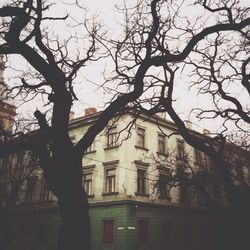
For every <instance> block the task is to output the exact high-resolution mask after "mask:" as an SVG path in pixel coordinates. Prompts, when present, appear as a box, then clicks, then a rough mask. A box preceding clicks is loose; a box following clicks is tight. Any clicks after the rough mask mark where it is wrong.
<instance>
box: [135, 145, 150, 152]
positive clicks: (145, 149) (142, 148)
mask: <svg viewBox="0 0 250 250" xmlns="http://www.w3.org/2000/svg"><path fill="white" fill-rule="evenodd" d="M135 148H138V149H141V150H144V151H149V149H148V148H144V147H140V146H135Z"/></svg>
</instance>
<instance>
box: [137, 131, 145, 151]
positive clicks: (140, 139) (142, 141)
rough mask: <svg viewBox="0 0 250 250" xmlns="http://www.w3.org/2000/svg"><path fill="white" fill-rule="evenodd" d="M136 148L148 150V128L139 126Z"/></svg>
mask: <svg viewBox="0 0 250 250" xmlns="http://www.w3.org/2000/svg"><path fill="white" fill-rule="evenodd" d="M140 131H142V133H140ZM136 147H138V148H142V149H146V128H143V127H139V126H137V128H136Z"/></svg>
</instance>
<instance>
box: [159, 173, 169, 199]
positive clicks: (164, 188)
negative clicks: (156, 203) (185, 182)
mask: <svg viewBox="0 0 250 250" xmlns="http://www.w3.org/2000/svg"><path fill="white" fill-rule="evenodd" d="M158 182H159V184H158V188H159V195H160V198H162V199H167V198H169V197H170V188H169V185H168V178H167V175H164V174H160V175H159V180H158Z"/></svg>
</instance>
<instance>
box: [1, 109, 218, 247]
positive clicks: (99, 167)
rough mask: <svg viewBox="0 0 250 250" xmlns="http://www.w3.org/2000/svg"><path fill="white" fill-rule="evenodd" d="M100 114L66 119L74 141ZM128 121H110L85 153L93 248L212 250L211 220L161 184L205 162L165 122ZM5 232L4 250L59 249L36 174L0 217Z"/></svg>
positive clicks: (54, 215)
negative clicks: (185, 168)
mask: <svg viewBox="0 0 250 250" xmlns="http://www.w3.org/2000/svg"><path fill="white" fill-rule="evenodd" d="M99 114H100V113H99V112H97V111H96V109H94V108H89V109H86V110H85V115H84V116H83V117H79V118H75V119H74V117H73V113H71V121H70V127H69V131H70V136H71V139H72V141H73V142H77V141H78V140H79V139H80V137H81V135H82V134H83V133H84V132H85V131H86V130H87V129H88V127H89V126H90V125H91V124H92V123H93V122H94V121H95V119H96V118H97V117H98V115H99ZM133 120H134V113H133V112H127V113H125V114H123V115H122V116H120V117H116V118H114V119H113V120H112V121H111V122H110V123H109V126H107V128H106V129H105V130H104V131H102V133H101V134H99V135H98V136H97V137H96V138H95V141H94V142H93V144H92V145H91V147H89V148H88V150H87V152H86V153H85V154H84V158H83V185H84V187H85V190H86V191H87V193H88V195H89V203H90V217H91V235H92V249H93V250H97V249H119V250H120V249H121V250H123V249H124V250H125V249H132V250H133V249H134V250H137V249H139V250H140V249H143V250H144V249H145V250H149V249H171V250H175V249H176V250H177V249H178V250H179V249H207V250H212V249H214V244H215V241H216V240H217V236H218V233H217V230H218V227H217V222H218V220H217V217H216V215H215V214H214V213H213V212H212V211H210V210H209V209H207V208H205V207H204V206H201V204H199V203H198V202H197V201H196V200H195V199H194V200H191V199H189V197H188V194H187V191H186V190H187V189H186V188H185V187H183V186H181V185H180V186H177V187H172V188H170V186H169V185H168V184H167V183H168V182H166V181H165V180H166V179H167V178H168V176H169V175H170V172H171V171H175V172H177V171H178V169H179V166H182V165H183V162H184V160H185V159H187V156H188V158H189V159H192V160H191V161H189V162H190V164H191V165H192V167H193V169H199V168H201V167H204V166H208V165H209V159H208V158H207V157H206V156H204V154H202V153H201V152H199V151H197V150H194V149H193V148H192V147H190V146H189V145H188V144H187V143H185V141H184V140H183V139H182V138H181V137H180V136H179V135H176V134H175V133H174V132H176V128H175V126H174V124H173V123H171V122H169V121H167V120H166V119H165V118H164V117H160V116H159V117H147V116H144V115H140V116H139V117H138V119H137V121H136V123H132V121H133ZM128 124H130V125H131V126H130V125H129V126H128ZM189 126H190V124H189ZM190 128H191V127H190ZM170 134H173V135H172V136H170V137H168V136H166V135H170ZM197 136H203V135H201V134H197ZM171 157H172V159H175V162H174V163H173V162H172V161H169V160H168V159H170V158H171ZM171 163H172V165H171ZM190 174H191V173H189V171H186V172H185V175H187V176H188V175H190ZM4 225H5V226H4V228H2V232H1V242H2V245H3V247H4V249H11V250H12V249H13V250H15V249H23V250H29V249H32V250H33V249H36V250H42V249H46V250H47V249H48V250H49V249H51V250H52V249H58V246H59V245H60V230H61V221H60V216H59V213H58V210H57V207H56V199H55V197H53V195H52V194H51V193H49V192H48V190H47V187H46V183H45V182H44V178H43V176H42V172H41V171H40V170H36V171H34V172H33V174H32V175H30V176H27V178H26V180H25V181H24V182H23V184H22V186H21V191H20V192H19V193H18V195H17V197H16V201H15V204H14V205H13V206H11V207H9V208H8V211H5V214H4ZM180 239H181V240H180Z"/></svg>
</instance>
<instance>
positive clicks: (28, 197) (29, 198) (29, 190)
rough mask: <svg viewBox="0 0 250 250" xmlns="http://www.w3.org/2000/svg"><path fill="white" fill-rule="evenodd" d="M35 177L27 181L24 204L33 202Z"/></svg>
mask: <svg viewBox="0 0 250 250" xmlns="http://www.w3.org/2000/svg"><path fill="white" fill-rule="evenodd" d="M36 184H37V176H31V177H29V178H28V179H27V186H26V194H25V202H26V203H31V202H33V201H34V195H35V191H36Z"/></svg>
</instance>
